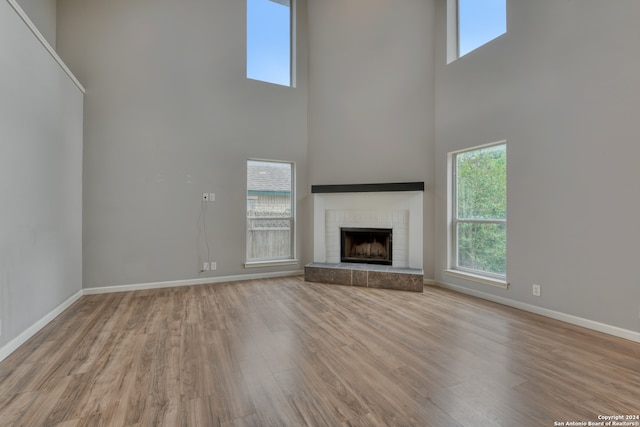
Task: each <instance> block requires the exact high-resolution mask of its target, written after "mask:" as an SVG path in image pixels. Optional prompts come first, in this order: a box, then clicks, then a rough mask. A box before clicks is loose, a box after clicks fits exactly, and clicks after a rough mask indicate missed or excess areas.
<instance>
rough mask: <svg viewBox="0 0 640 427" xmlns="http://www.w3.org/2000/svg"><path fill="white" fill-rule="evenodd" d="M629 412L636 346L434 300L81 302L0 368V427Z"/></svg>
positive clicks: (126, 297) (112, 297) (272, 283)
mask: <svg viewBox="0 0 640 427" xmlns="http://www.w3.org/2000/svg"><path fill="white" fill-rule="evenodd" d="M636 414H640V344H638V343H633V342H630V341H625V340H623V339H619V338H615V337H612V336H608V335H605V334H600V333H597V332H593V331H590V330H586V329H582V328H579V327H576V326H572V325H568V324H565V323H562V322H558V321H554V320H551V319H547V318H544V317H540V316H536V315H533V314H529V313H526V312H522V311H518V310H515V309H511V308H508V307H504V306H501V305H498V304H494V303H490V302H487V301H483V300H479V299H475V298H472V297H469V296H465V295H461V294H457V293H454V292H451V291H447V290H444V289H440V288H436V287H425V292H424V294H419V293H414V292H402V291H390V290H378V289H365V288H358V287H348V286H335V285H323V284H317V283H306V282H304V280H303V279H302V278H301V277H291V278H279V279H269V280H255V281H247V282H235V283H222V284H213V285H203V286H191V287H179V288H170V289H158V290H150V291H136V292H126V293H113V294H103V295H88V296H84V297H82V298H81V299H80V300H79V301H77V302H76V303H75V304H74V305H73V306H71V307H70V308H69V309H68V310H66V311H65V312H64V313H63V314H62V315H60V316H59V317H58V318H57V319H55V320H54V321H53V322H52V323H50V324H49V325H47V326H46V327H45V328H44V329H42V330H41V331H40V332H39V333H38V334H37V335H36V336H34V337H33V338H32V339H31V340H30V341H28V342H27V343H26V344H25V345H23V346H22V347H21V348H19V349H18V350H17V351H16V352H14V353H13V354H12V355H11V356H10V357H8V358H7V359H6V360H5V361H3V362H2V363H0V425H1V426H30V427H32V426H64V427H71V426H229V427H231V426H278V427H281V426H306V425H308V426H332V427H333V426H437V427H440V426H474V427H475V426H509V427H514V426H525V427H531V426H534V427H535V426H554V425H560V424H554V423H566V422H569V421H584V422H585V423H586V422H589V421H591V422H597V421H599V420H598V416H599V415H606V416H610V415H630V416H633V415H636Z"/></svg>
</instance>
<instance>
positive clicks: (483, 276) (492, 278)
mask: <svg viewBox="0 0 640 427" xmlns="http://www.w3.org/2000/svg"><path fill="white" fill-rule="evenodd" d="M501 145H502V146H504V149H505V155H506V151H507V141H506V140H502V141H497V142H492V143H489V144H483V145H479V146H475V147H470V148H465V149H463V150H458V151H453V152H450V153H449V174H448V175H449V180H448V181H449V191H448V194H449V197H450V200H449V203H448V206H449V215H448V218H449V227H448V231H449V233H448V234H449V239H448V244H449V251H448V254H449V257H448V268H447V270H445V273H447V274H449V275H451V276H455V277H459V278H463V279H467V280H471V281H474V282H478V283H483V284H487V285H492V286H497V287H501V288H505V289H506V288H508V286H509V282H508V281H507V272H506V271H505V274H504V275H502V274H497V273H493V272H489V271H483V270H476V269H471V268H468V267H464V266H460V265H459V259H458V252H459V251H458V225H459V224H496V225H504V227H505V233H506V232H507V230H506V228H507V213H505V218H504V219H502V218H489V219H476V218H459V217H458V193H457V190H458V189H457V156H458V155H460V154H464V153H469V152H472V151H479V150H482V149H486V148H491V147H498V146H501ZM505 167H506V166H505ZM506 172H507V171H506V170H505V177H506ZM505 179H506V178H505ZM506 197H507V193H506V188H505V199H506ZM506 261H507V260H506V254H505V269H506Z"/></svg>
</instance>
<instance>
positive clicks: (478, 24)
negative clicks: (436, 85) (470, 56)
mask: <svg viewBox="0 0 640 427" xmlns="http://www.w3.org/2000/svg"><path fill="white" fill-rule="evenodd" d="M448 1H449V11H448V13H449V19H448V21H449V27H450V29H455V31H449V46H450V53H449V55H448V56H449V62H451V61H452V60H454V59H456V58H460V57H461V56H464V55H466V54H467V53H469V52H471V51H473V50H475V49H477V48H479V47H480V46H482V45H484V44H486V43H489V42H490V41H491V40H493V39H495V38H496V37H498V36H500V35H502V34H504V33H506V32H507V0H448ZM454 49H455V51H454Z"/></svg>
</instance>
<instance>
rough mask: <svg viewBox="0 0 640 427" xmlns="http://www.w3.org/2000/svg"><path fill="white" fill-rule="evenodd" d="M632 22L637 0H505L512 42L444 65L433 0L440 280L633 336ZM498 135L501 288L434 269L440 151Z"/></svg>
mask: <svg viewBox="0 0 640 427" xmlns="http://www.w3.org/2000/svg"><path fill="white" fill-rule="evenodd" d="M639 16H640V2H638V1H636V0H615V1H613V2H603V1H601V0H580V1H575V0H539V1H526V0H511V1H509V2H508V32H507V34H506V35H504V36H501V37H500V38H498V39H496V40H494V41H493V42H492V43H490V44H488V45H485V46H484V47H481V48H480V49H478V50H477V51H474V52H472V53H471V54H469V55H467V56H465V57H463V58H461V59H459V60H457V61H455V62H453V63H451V64H449V65H446V58H445V56H446V55H445V53H446V52H445V25H444V24H445V22H446V17H445V1H444V0H439V1H438V4H437V22H438V32H437V36H438V49H437V56H436V63H437V68H436V70H437V74H436V94H437V96H436V106H437V107H436V129H437V134H436V165H437V168H436V200H437V210H436V212H437V215H436V222H435V226H436V230H437V240H436V243H437V247H436V255H437V256H436V260H435V262H436V278H437V280H439V281H443V282H447V283H451V284H455V285H460V286H464V287H466V288H468V289H472V290H477V291H483V292H487V293H490V294H495V295H499V296H502V297H505V298H509V299H513V300H517V301H521V302H525V303H530V304H534V305H538V306H541V307H544V308H548V309H552V310H557V311H560V312H563V313H568V314H571V315H575V316H579V317H583V318H586V319H591V320H595V321H599V322H603V323H606V324H610V325H615V326H619V327H622V328H626V329H629V330H634V331H638V330H639V329H640V320H639V319H638V310H639V305H640V283H639V282H640V279H639V278H638V273H637V265H636V263H637V262H638V261H637V259H638V255H639V254H640V252H639V251H638V242H640V226H638V221H637V217H638V212H640V192H639V191H638V183H640V167H638V159H640V141H639V140H638V138H639V135H640V121H639V120H638V111H640V105H639V103H640V77H639V76H640V56H639V55H638V42H639V41H640V26H639V25H638V23H637V20H638V17H639ZM502 139H506V140H507V147H508V148H507V156H508V166H507V168H508V216H509V218H508V249H507V250H508V280H509V282H510V283H511V288H510V289H508V290H497V289H494V288H492V287H490V286H486V285H479V284H474V283H471V282H466V281H462V280H458V279H454V278H452V277H449V276H446V275H444V274H443V270H444V269H445V268H446V267H447V263H446V254H447V236H446V230H447V217H446V209H447V206H446V203H447V202H446V201H447V188H446V186H447V153H448V152H450V151H452V150H458V149H462V148H466V147H472V146H475V145H478V144H483V143H489V142H492V141H498V140H502ZM534 283H536V284H539V285H541V286H542V296H541V297H534V296H532V292H531V287H532V284H534Z"/></svg>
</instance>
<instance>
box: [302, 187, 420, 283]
mask: <svg viewBox="0 0 640 427" xmlns="http://www.w3.org/2000/svg"><path fill="white" fill-rule="evenodd" d="M423 192H424V184H423V183H421V182H420V183H418V182H414V183H391V184H361V185H336V186H313V187H312V193H313V223H314V228H313V230H314V231H313V262H312V263H311V264H308V265H306V266H305V280H307V281H311V282H322V283H331V284H340V285H352V286H365V287H375V288H386V289H399V290H410V291H417V292H422V288H423V271H422V258H423V257H422V236H423V233H422V224H423V219H422V210H423ZM341 227H361V228H390V229H392V230H393V251H392V258H393V260H392V265H391V266H381V265H371V264H355V263H342V262H340V228H341Z"/></svg>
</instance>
